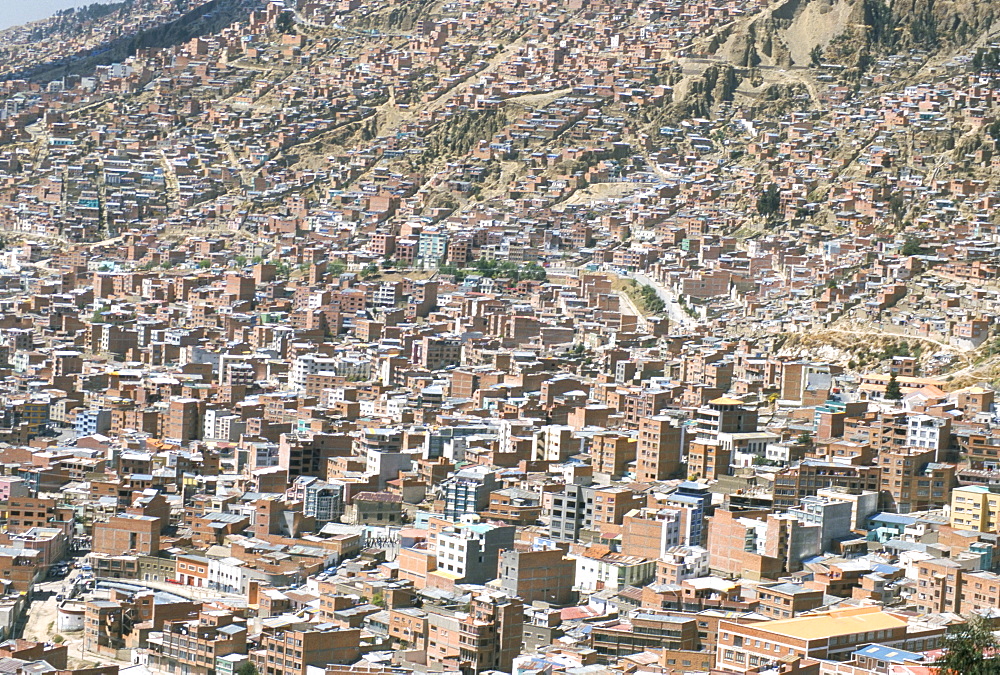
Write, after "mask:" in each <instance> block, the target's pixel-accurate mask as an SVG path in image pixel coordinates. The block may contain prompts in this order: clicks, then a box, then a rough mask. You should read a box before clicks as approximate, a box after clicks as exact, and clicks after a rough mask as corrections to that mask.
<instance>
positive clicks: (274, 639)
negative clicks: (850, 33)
mask: <svg viewBox="0 0 1000 675" xmlns="http://www.w3.org/2000/svg"><path fill="white" fill-rule="evenodd" d="M249 656H250V660H251V661H252V662H253V664H254V665H255V666H257V672H258V673H260V674H261V675H306V670H307V669H308V668H309V667H310V666H315V667H318V668H323V667H324V666H326V665H327V664H338V663H339V664H350V663H354V662H355V661H357V660H358V659H359V658H361V629H360V628H342V627H339V626H335V625H334V624H332V623H308V622H305V621H300V622H295V623H290V624H285V625H277V626H264V629H263V631H262V632H261V635H260V648H259V649H255V650H253V651H251V652H249Z"/></svg>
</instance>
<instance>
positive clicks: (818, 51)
mask: <svg viewBox="0 0 1000 675" xmlns="http://www.w3.org/2000/svg"><path fill="white" fill-rule="evenodd" d="M809 64H810V65H812V67H813V68H818V67H819V66H821V65H823V48H822V47H820V46H819V45H816V46H815V47H813V48H812V49H810V50H809Z"/></svg>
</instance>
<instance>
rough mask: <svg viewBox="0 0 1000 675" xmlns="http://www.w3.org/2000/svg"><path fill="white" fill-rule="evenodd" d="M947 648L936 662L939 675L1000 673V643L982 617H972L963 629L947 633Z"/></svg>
mask: <svg viewBox="0 0 1000 675" xmlns="http://www.w3.org/2000/svg"><path fill="white" fill-rule="evenodd" d="M944 648H945V653H944V655H943V656H941V658H939V659H938V660H937V661H936V662H935V663H934V665H935V666H936V667H937V668H938V672H939V674H940V675H996V673H1000V653H997V652H998V649H1000V642H998V641H997V639H996V638H995V637H994V636H993V631H992V630H991V629H990V625H989V621H987V620H986V619H985V618H983V617H981V616H973V618H971V619H970V620H969V622H968V623H966V624H965V625H964V626H963V627H962V628H961V629H960V630H958V631H956V632H954V633H950V634H948V636H947V637H945V646H944Z"/></svg>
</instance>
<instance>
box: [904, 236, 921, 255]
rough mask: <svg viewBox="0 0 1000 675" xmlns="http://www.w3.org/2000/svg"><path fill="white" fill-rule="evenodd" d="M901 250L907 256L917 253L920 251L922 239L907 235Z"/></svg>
mask: <svg viewBox="0 0 1000 675" xmlns="http://www.w3.org/2000/svg"><path fill="white" fill-rule="evenodd" d="M899 252H900V253H902V254H903V255H906V256H910V255H917V254H918V253H920V240H919V239H917V238H916V237H907V238H906V241H905V242H903V248H901V249H899Z"/></svg>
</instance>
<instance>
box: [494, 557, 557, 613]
mask: <svg viewBox="0 0 1000 675" xmlns="http://www.w3.org/2000/svg"><path fill="white" fill-rule="evenodd" d="M575 572H576V563H575V562H574V561H573V560H572V559H570V558H567V557H566V552H565V551H564V550H563V549H561V548H550V549H533V550H519V549H517V548H515V549H512V550H509V551H503V552H501V553H500V567H499V572H498V576H497V578H498V579H499V582H500V588H501V590H503V591H504V592H505V593H507V594H508V595H510V596H511V597H514V596H516V597H519V598H521V599H522V600H523V601H524V602H528V603H531V602H535V601H538V602H548V603H551V604H554V605H566V604H569V603H570V602H572V600H573V585H574V581H575V577H574V575H575Z"/></svg>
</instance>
